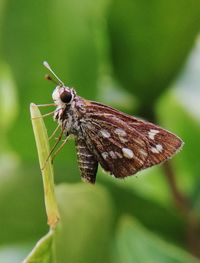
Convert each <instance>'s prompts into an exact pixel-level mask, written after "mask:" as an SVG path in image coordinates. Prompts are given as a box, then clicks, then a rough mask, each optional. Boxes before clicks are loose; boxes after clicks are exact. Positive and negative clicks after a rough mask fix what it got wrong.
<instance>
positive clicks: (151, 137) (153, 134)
mask: <svg viewBox="0 0 200 263" xmlns="http://www.w3.org/2000/svg"><path fill="white" fill-rule="evenodd" d="M157 133H159V131H158V130H154V129H151V130H150V131H149V132H148V136H149V138H150V139H151V140H154V139H155V135H156V134H157Z"/></svg>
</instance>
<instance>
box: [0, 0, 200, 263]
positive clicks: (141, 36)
mask: <svg viewBox="0 0 200 263" xmlns="http://www.w3.org/2000/svg"><path fill="white" fill-rule="evenodd" d="M0 14H1V15H0V117H1V119H0V135H1V136H0V211H1V216H0V225H1V235H0V262H12V263H15V262H22V260H23V259H25V258H26V260H25V262H48V263H51V262H55V263H56V262H59V263H65V262H72V263H76V262H78V263H79V262H81V263H82V262H108V263H112V262H117V263H122V262H123V263H124V262H125V263H129V262H142V263H143V262H144V263H146V262H148V263H149V262H167V263H171V262H173V263H174V262H183V263H186V262H197V260H196V259H194V257H193V256H192V255H191V253H192V254H193V255H197V254H198V256H199V257H200V255H199V251H200V239H199V236H200V226H199V225H200V219H199V218H200V212H199V211H200V191H199V189H200V187H199V186H200V179H199V170H200V166H199V154H200V150H199V149H200V140H199V134H200V107H199V102H198V98H199V97H200V88H199V82H200V77H199V76H200V72H199V61H200V46H199V42H198V41H197V42H196V46H194V43H195V41H196V39H197V36H198V32H199V25H200V2H199V0H185V1H182V0H178V1H172V0H168V1H167V0H164V1H158V0H154V1H149V2H148V1H139V0H133V1H131V0H125V1H119V0H116V1H110V0H107V1H106V0H97V1H92V0H83V1H77V0H75V1H72V0H57V1H47V0H43V1H26V0H19V1H8V0H3V1H0ZM194 47H195V49H194ZM193 50H194V51H193ZM187 58H190V59H189V60H187ZM43 60H47V61H48V62H49V63H50V65H51V66H52V68H53V69H54V70H55V72H56V73H57V74H58V76H59V77H60V78H61V79H62V80H63V81H64V83H66V85H69V86H73V87H75V88H76V90H77V92H78V94H79V95H80V96H83V97H85V98H87V99H91V100H94V99H95V100H100V101H102V102H106V103H107V104H109V105H111V106H112V104H113V105H114V106H115V107H117V108H118V109H119V108H121V109H126V111H129V113H132V114H136V113H137V114H139V115H140V117H142V118H146V119H148V120H151V121H152V120H153V121H155V122H158V123H160V124H161V125H162V126H163V127H165V128H167V129H169V130H171V131H172V132H175V133H177V134H178V135H179V136H180V137H181V138H183V140H184V141H185V146H184V148H183V150H182V151H181V152H180V153H179V154H178V155H177V156H176V157H174V158H173V160H172V161H171V167H172V171H173V174H174V175H175V177H174V178H173V179H174V180H175V188H176V189H178V193H179V194H180V193H181V195H182V196H183V197H184V198H185V199H186V200H187V201H188V202H187V201H185V202H184V201H183V200H185V199H184V198H183V199H180V200H182V201H181V202H180V200H179V201H178V199H177V196H176V195H175V193H174V188H173V187H174V185H172V184H171V183H169V178H168V177H167V176H166V173H165V172H164V169H163V166H158V167H155V168H151V169H148V170H146V171H143V172H141V173H140V174H138V176H134V177H130V178H127V179H126V180H123V181H121V180H116V179H114V178H111V177H110V176H109V175H105V174H103V173H102V172H101V169H99V172H98V175H97V184H96V185H95V186H90V185H87V184H84V183H80V176H79V172H78V167H77V163H76V156H75V149H74V143H73V142H69V143H68V144H67V145H66V146H65V147H64V149H63V150H62V152H61V153H59V155H58V156H57V157H56V159H55V162H54V164H55V165H54V168H55V169H54V170H55V182H56V186H55V193H56V201H57V203H58V207H59V213H60V218H61V219H60V222H59V223H58V225H57V227H56V228H55V229H54V230H51V231H49V230H48V227H47V224H46V222H47V219H46V211H45V208H47V207H45V204H44V193H43V186H42V177H41V171H40V169H39V164H38V160H37V148H36V146H35V141H34V135H33V130H32V125H31V121H30V114H29V105H30V103H31V102H34V103H36V104H42V103H51V102H52V98H51V93H52V90H53V88H54V85H52V83H47V82H45V81H44V80H43V75H44V74H45V73H46V70H45V69H44V68H43V66H42V61H43ZM183 68H184V70H183ZM180 72H181V74H179V73H180ZM194 106H195V107H194ZM52 110H53V109H52V108H48V109H47V108H42V113H47V112H50V111H52ZM45 124H46V127H47V131H48V134H49V135H50V134H51V132H52V131H53V130H54V129H55V127H56V125H55V123H54V122H53V121H52V118H51V117H49V118H45ZM38 134H40V131H39V133H38ZM52 144H53V142H52ZM77 182H78V184H77ZM51 186H52V185H51ZM51 191H53V188H51ZM179 197H180V196H179ZM38 240H39V241H38ZM31 251H32V252H31ZM27 255H28V256H27Z"/></svg>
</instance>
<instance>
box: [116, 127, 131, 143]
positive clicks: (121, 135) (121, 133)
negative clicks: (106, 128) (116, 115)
mask: <svg viewBox="0 0 200 263" xmlns="http://www.w3.org/2000/svg"><path fill="white" fill-rule="evenodd" d="M114 132H115V134H117V135H118V136H119V139H120V141H121V142H122V143H125V142H128V140H127V139H126V138H125V137H126V136H127V134H126V132H125V131H124V130H123V129H121V128H117V129H115V131H114Z"/></svg>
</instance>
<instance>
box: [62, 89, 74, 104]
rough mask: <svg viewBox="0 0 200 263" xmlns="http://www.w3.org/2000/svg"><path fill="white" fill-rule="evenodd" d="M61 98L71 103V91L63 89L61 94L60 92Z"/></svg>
mask: <svg viewBox="0 0 200 263" xmlns="http://www.w3.org/2000/svg"><path fill="white" fill-rule="evenodd" d="M60 99H61V101H62V102H64V103H69V102H70V101H71V99H72V94H71V92H68V91H63V92H62V93H61V94H60Z"/></svg>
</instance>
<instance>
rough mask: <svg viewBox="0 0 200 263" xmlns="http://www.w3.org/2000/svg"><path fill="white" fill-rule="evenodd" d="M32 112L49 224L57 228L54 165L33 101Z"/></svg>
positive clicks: (57, 216) (57, 214)
mask: <svg viewBox="0 0 200 263" xmlns="http://www.w3.org/2000/svg"><path fill="white" fill-rule="evenodd" d="M30 112H31V119H32V125H33V131H34V135H35V141H36V146H37V151H38V157H39V163H40V168H41V172H42V179H43V187H44V200H45V207H46V213H47V218H48V224H49V226H50V227H51V228H55V227H56V225H57V223H58V221H59V218H60V216H59V212H58V207H57V202H56V198H55V192H54V176H53V166H52V164H51V160H50V158H49V159H48V160H47V156H49V152H50V150H49V140H48V135H47V130H46V127H45V124H44V121H43V118H42V116H41V113H40V111H39V109H38V107H37V106H36V105H35V104H33V103H31V105H30Z"/></svg>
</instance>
